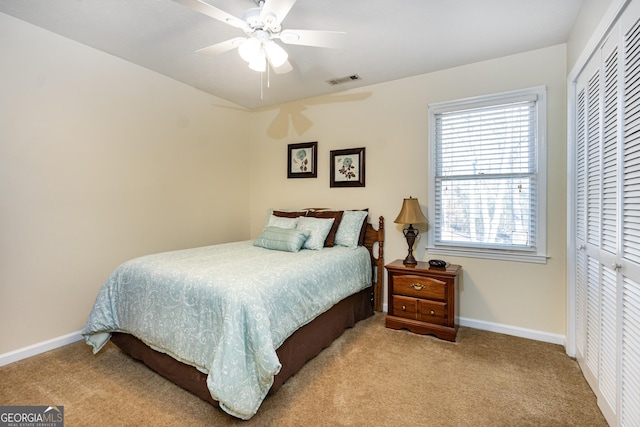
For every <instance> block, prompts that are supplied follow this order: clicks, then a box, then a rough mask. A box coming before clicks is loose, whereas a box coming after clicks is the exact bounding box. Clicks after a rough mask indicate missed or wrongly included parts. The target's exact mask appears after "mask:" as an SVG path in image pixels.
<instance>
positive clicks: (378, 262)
mask: <svg viewBox="0 0 640 427" xmlns="http://www.w3.org/2000/svg"><path fill="white" fill-rule="evenodd" d="M376 244H377V248H376ZM364 245H365V246H366V248H367V249H368V250H369V254H370V255H371V266H372V268H373V277H372V280H373V310H374V311H382V284H383V283H384V217H382V216H381V217H380V218H379V219H378V229H377V230H376V229H375V227H374V226H373V225H372V224H371V223H367V229H366V231H365V236H364Z"/></svg>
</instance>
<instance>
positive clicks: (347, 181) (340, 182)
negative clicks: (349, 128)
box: [329, 147, 366, 187]
mask: <svg viewBox="0 0 640 427" xmlns="http://www.w3.org/2000/svg"><path fill="white" fill-rule="evenodd" d="M365 151H366V149H365V148H364V147H360V148H349V149H346V150H332V151H331V152H330V166H331V172H330V183H329V185H330V186H331V187H364V186H365Z"/></svg>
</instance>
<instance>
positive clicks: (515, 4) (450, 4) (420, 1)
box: [0, 0, 583, 108]
mask: <svg viewBox="0 0 640 427" xmlns="http://www.w3.org/2000/svg"><path fill="white" fill-rule="evenodd" d="M205 1H206V2H208V3H210V4H211V5H213V6H215V7H217V8H219V9H222V10H224V11H225V12H228V13H230V14H232V15H235V16H238V17H240V16H241V15H242V13H243V12H244V11H245V10H246V9H249V8H252V7H255V3H254V1H253V0H205ZM266 1H267V2H268V1H269V0H266ZM582 1H583V0H298V1H297V3H296V4H295V5H294V6H293V8H292V9H291V11H290V12H289V14H288V15H287V16H286V18H285V20H284V22H283V23H282V27H283V28H285V29H286V28H293V29H310V30H331V31H344V32H346V36H345V46H344V47H342V48H340V49H326V48H318V47H306V46H294V45H283V46H284V48H285V49H286V50H287V52H288V53H289V62H290V63H291V65H292V66H293V71H291V72H289V73H287V74H281V75H276V74H274V73H270V74H269V84H270V86H269V87H267V85H266V80H267V75H266V74H265V75H264V76H262V79H263V80H262V82H263V85H262V91H263V92H262V99H261V75H260V73H257V72H255V71H252V70H250V69H249V68H248V67H247V64H246V62H244V61H243V60H242V59H241V58H240V56H239V55H238V53H237V51H236V50H233V51H229V52H226V53H223V54H221V55H218V56H215V57H208V56H203V55H199V54H196V53H195V51H196V50H197V49H200V48H203V47H206V46H209V45H212V44H215V43H217V42H221V41H225V40H228V39H231V38H234V37H237V36H244V33H243V32H242V30H239V29H237V28H234V27H231V26H229V25H226V24H224V23H222V22H220V21H217V20H215V19H213V18H210V17H208V16H205V15H203V14H200V13H198V12H195V11H193V10H191V9H188V8H186V7H184V6H182V5H181V4H178V3H176V2H174V1H172V0H0V12H3V13H6V14H8V15H12V16H14V17H17V18H19V19H22V20H24V21H27V22H30V23H32V24H35V25H37V26H40V27H42V28H45V29H48V30H50V31H53V32H55V33H58V34H60V35H63V36H65V37H68V38H70V39H73V40H76V41H78V42H80V43H83V44H86V45H88V46H92V47H94V48H96V49H99V50H102V51H104V52H108V53H110V54H112V55H115V56H117V57H120V58H123V59H125V60H127V61H130V62H132V63H135V64H138V65H140V66H143V67H146V68H148V69H151V70H154V71H156V72H158V73H161V74H164V75H166V76H169V77H171V78H174V79H176V80H179V81H181V82H184V83H186V84H188V85H191V86H193V87H196V88H198V89H201V90H203V91H206V92H209V93H211V94H214V95H216V96H219V97H221V98H224V99H227V100H229V101H232V102H234V103H236V104H239V105H241V106H244V107H247V108H258V107H263V106H270V105H274V104H280V103H283V102H287V101H293V100H297V99H303V98H307V97H310V96H316V95H324V94H330V93H334V92H338V91H342V90H344V89H351V88H358V87H362V86H368V85H371V84H375V83H381V82H385V81H391V80H396V79H400V78H404V77H409V76H414V75H419V74H424V73H429V72H433V71H437V70H442V69H446V68H451V67H455V66H459V65H463V64H469V63H473V62H478V61H483V60H487V59H491V58H497V57H501V56H505V55H510V54H514V53H518V52H524V51H529V50H533V49H539V48H543V47H547V46H552V45H556V44H560V43H564V42H566V41H567V37H568V35H569V31H570V30H571V27H572V26H573V23H574V21H575V18H576V16H577V15H578V12H579V10H580V7H581V4H582ZM353 74H358V75H359V76H360V77H361V80H357V81H352V82H348V83H345V84H342V85H337V86H331V85H329V84H328V83H326V80H329V79H332V78H336V77H343V76H349V75H353Z"/></svg>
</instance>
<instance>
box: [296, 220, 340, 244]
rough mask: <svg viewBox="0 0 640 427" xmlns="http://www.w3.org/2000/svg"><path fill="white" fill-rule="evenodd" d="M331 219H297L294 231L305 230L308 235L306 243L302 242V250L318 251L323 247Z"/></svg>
mask: <svg viewBox="0 0 640 427" xmlns="http://www.w3.org/2000/svg"><path fill="white" fill-rule="evenodd" d="M333 222H334V219H333V218H311V217H308V216H303V217H300V218H299V219H298V225H297V226H296V229H298V230H305V231H308V232H309V233H310V235H309V237H308V238H307V241H306V242H304V246H303V248H305V249H313V250H320V249H322V248H323V247H324V241H325V240H326V238H327V235H328V234H329V232H330V231H331V226H332V225H333Z"/></svg>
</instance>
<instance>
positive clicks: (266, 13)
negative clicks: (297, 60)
mask: <svg viewBox="0 0 640 427" xmlns="http://www.w3.org/2000/svg"><path fill="white" fill-rule="evenodd" d="M174 1H175V2H177V3H180V4H182V5H183V6H186V7H188V8H191V9H193V10H195V11H197V12H200V13H202V14H204V15H207V16H210V17H211V18H214V19H217V20H219V21H221V22H224V23H226V24H229V25H231V26H233V27H236V28H239V29H241V30H242V31H244V32H245V34H246V35H247V37H236V38H233V39H230V40H226V41H223V42H220V43H216V44H214V45H211V46H209V47H205V48H202V49H199V50H198V51H197V52H198V53H201V54H204V55H218V54H221V53H224V52H227V51H230V50H232V49H235V48H238V53H239V54H240V56H241V57H242V59H244V60H245V61H247V62H248V63H249V68H251V69H252V70H255V71H259V72H263V71H265V70H266V68H267V62H268V63H269V64H270V65H271V67H272V68H273V70H274V71H275V72H276V73H277V74H284V73H288V72H289V71H291V70H292V67H291V64H290V63H289V61H288V57H289V55H288V54H287V52H286V51H285V50H284V49H283V48H282V46H280V45H279V44H277V43H276V42H275V40H280V41H281V42H282V43H285V44H294V45H302V46H316V47H332V48H335V47H339V46H340V43H341V41H342V36H343V35H344V34H345V33H344V32H340V31H316V30H292V29H286V30H283V29H282V26H281V23H282V21H283V20H284V18H285V17H286V16H287V14H288V13H289V11H290V10H291V8H292V7H293V5H294V4H295V2H296V1H297V0H254V1H255V3H256V6H257V7H254V8H251V9H249V10H247V11H246V12H244V13H243V14H242V17H241V18H237V17H235V16H233V15H231V14H229V13H227V12H225V11H223V10H220V9H218V8H216V7H214V6H211V5H210V4H208V3H205V2H204V1H201V0H174Z"/></svg>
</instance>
